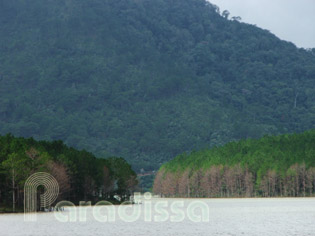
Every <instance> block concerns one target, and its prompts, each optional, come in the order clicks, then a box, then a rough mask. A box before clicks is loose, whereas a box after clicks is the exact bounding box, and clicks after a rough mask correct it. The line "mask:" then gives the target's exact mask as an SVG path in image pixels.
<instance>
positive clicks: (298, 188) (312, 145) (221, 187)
mask: <svg viewBox="0 0 315 236" xmlns="http://www.w3.org/2000/svg"><path fill="white" fill-rule="evenodd" d="M154 192H155V193H158V194H163V195H166V196H183V197H188V196H195V197H222V196H224V197H242V196H248V197H250V196H268V197H270V196H312V195H313V194H314V193H315V130H312V131H307V132H304V133H303V134H293V135H281V136H264V137H263V138H261V139H258V140H256V139H247V140H242V141H239V142H231V143H228V144H226V145H224V146H223V147H219V148H218V147H214V148H212V149H207V150H203V151H198V152H192V153H190V154H182V155H179V156H177V157H176V158H175V159H173V160H172V161H170V162H168V163H166V164H164V165H163V166H162V167H161V169H160V170H159V172H158V174H157V177H156V178H155V183H154Z"/></svg>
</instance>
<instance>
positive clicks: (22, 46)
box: [0, 0, 315, 169]
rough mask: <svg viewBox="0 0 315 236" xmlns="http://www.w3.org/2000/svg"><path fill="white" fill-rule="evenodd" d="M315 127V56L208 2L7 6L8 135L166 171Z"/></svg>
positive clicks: (4, 74)
mask: <svg viewBox="0 0 315 236" xmlns="http://www.w3.org/2000/svg"><path fill="white" fill-rule="evenodd" d="M314 127H315V49H313V50H308V51H306V50H304V49H299V48H297V47H295V46H294V45H293V44H292V43H290V42H285V41H282V40H280V39H278V38H277V37H276V36H275V35H273V34H271V33H270V32H268V31H266V30H262V29H260V28H257V27H256V26H253V25H249V24H246V23H241V22H239V21H238V20H237V19H236V18H232V17H230V16H228V15H227V14H223V15H222V13H221V12H220V11H219V9H218V8H217V7H216V6H214V5H212V4H211V3H209V2H206V1H204V0H89V1H84V0H53V1H52V0H45V1H42V0H32V1H25V0H10V1H4V0H0V133H1V134H5V133H9V132H10V133H12V134H14V135H16V136H24V137H30V136H32V137H34V138H36V139H47V140H55V139H61V140H63V141H64V142H65V143H66V144H68V145H70V146H73V147H76V148H79V149H86V150H88V151H92V152H93V153H94V154H96V155H97V156H103V157H106V156H111V155H115V156H122V157H124V158H126V159H127V160H128V161H129V162H130V163H132V165H133V166H134V167H135V168H136V169H140V168H142V167H144V168H145V169H156V168H158V167H159V166H160V164H161V163H163V162H165V161H167V160H169V159H170V158H172V157H174V156H175V155H178V154H179V153H182V152H185V151H191V150H193V149H200V148H205V147H211V146H214V145H223V144H225V143H227V142H229V141H233V140H238V139H242V138H248V137H252V138H258V137H261V136H263V135H264V134H282V133H292V132H302V131H304V130H307V129H311V128H314Z"/></svg>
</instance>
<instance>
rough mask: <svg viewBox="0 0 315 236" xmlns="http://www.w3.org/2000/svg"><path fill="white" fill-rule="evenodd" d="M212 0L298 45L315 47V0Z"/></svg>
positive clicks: (243, 19) (245, 19)
mask: <svg viewBox="0 0 315 236" xmlns="http://www.w3.org/2000/svg"><path fill="white" fill-rule="evenodd" d="M209 1H210V2H211V3H213V4H215V5H217V6H219V7H220V10H221V12H222V11H223V10H228V11H229V12H230V13H231V15H230V16H240V17H242V22H246V23H250V24H255V25H257V26H258V27H260V28H263V29H268V30H269V31H270V32H272V33H273V34H275V35H277V36H278V37H279V38H281V39H283V40H286V41H290V42H293V43H294V44H295V45H296V46H298V47H303V48H315V0H209Z"/></svg>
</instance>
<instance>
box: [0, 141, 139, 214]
mask: <svg viewBox="0 0 315 236" xmlns="http://www.w3.org/2000/svg"><path fill="white" fill-rule="evenodd" d="M39 171H45V172H49V173H51V174H52V175H53V176H54V177H55V178H56V180H57V181H58V184H59V189H60V196H59V199H60V200H69V201H72V202H74V203H78V202H79V201H83V200H90V201H96V200H99V199H108V200H111V199H112V198H113V196H114V195H115V194H118V195H124V196H125V195H126V196H129V195H130V194H131V193H132V191H133V190H134V189H135V187H136V185H137V181H136V174H135V172H134V171H133V170H132V169H131V166H130V165H129V164H128V163H127V162H126V161H125V160H124V159H122V158H117V157H111V158H110V159H101V158H96V157H95V156H94V155H93V154H91V153H89V152H87V151H85V150H82V151H78V150H76V149H74V148H70V147H68V146H66V145H65V144H63V142H62V141H53V142H47V141H35V140H34V139H32V138H29V139H25V138H15V137H13V136H12V135H6V136H0V180H1V182H0V192H1V203H5V204H6V205H8V203H12V199H13V200H14V199H16V200H14V204H15V203H17V206H22V205H23V189H24V183H25V181H26V179H27V178H28V177H29V176H30V175H31V174H33V173H35V172H39ZM116 183H117V185H116ZM9 193H11V194H9ZM11 196H12V197H11ZM14 204H13V205H14ZM13 208H14V207H13Z"/></svg>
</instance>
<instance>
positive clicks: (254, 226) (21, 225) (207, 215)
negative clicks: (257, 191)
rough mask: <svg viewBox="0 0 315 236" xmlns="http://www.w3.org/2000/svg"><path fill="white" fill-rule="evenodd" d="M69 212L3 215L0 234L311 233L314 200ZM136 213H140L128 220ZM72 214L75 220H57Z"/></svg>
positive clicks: (164, 203)
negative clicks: (28, 216) (33, 216)
mask: <svg viewBox="0 0 315 236" xmlns="http://www.w3.org/2000/svg"><path fill="white" fill-rule="evenodd" d="M71 209H72V210H70V209H66V210H65V211H64V212H62V213H60V214H62V215H59V220H58V219H56V216H55V214H54V213H39V214H37V221H36V222H25V221H24V214H2V215H0V235H5V236H17V235H21V236H22V235H23V236H37V235H38V236H39V235H40V236H45V235H52V236H58V235H67V236H72V235H73V236H75V235H78V236H85V235H91V236H100V235H117V236H118V235H119V236H124V235H128V236H129V235H132V236H133V235H145V236H151V235H152V236H157V235H172V236H177V235H178V236H186V235H187V236H188V235H189V236H191V235H207V236H208V235H209V236H210V235H211V236H212V235H251V236H253V235H263V236H265V235H266V236H267V235H268V236H270V235H277V236H282V235H283V236H289V235H298V236H304V235H305V236H306V235H310V236H314V235H315V198H283V199H280V198H279V199H185V200H183V199H154V200H151V201H146V202H144V201H143V203H142V204H141V205H133V206H130V205H129V206H127V205H126V206H120V207H119V206H115V207H113V208H112V210H113V211H112V215H111V216H112V217H115V219H114V220H113V218H110V217H108V218H107V219H105V218H102V216H104V214H105V213H106V212H108V211H107V210H106V209H104V207H101V206H99V207H84V208H71ZM93 211H94V215H93ZM80 212H81V213H80ZM134 212H136V213H137V214H139V215H135V216H134V217H133V218H132V217H130V215H131V214H132V213H134ZM202 212H203V213H204V215H203V218H202V217H201V215H202ZM72 213H75V214H73V215H72V216H73V217H76V219H75V218H72V220H73V221H74V220H76V222H60V220H66V218H64V217H67V216H70V214H72ZM85 213H86V219H85V217H84V215H85ZM80 214H81V215H80ZM138 216H139V217H138ZM68 220H69V218H68ZM80 220H81V221H82V222H80ZM98 220H100V221H102V220H104V221H105V220H107V222H99V221H98ZM109 220H112V222H108V221H109ZM127 221H134V222H127ZM198 221H200V222H198Z"/></svg>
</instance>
